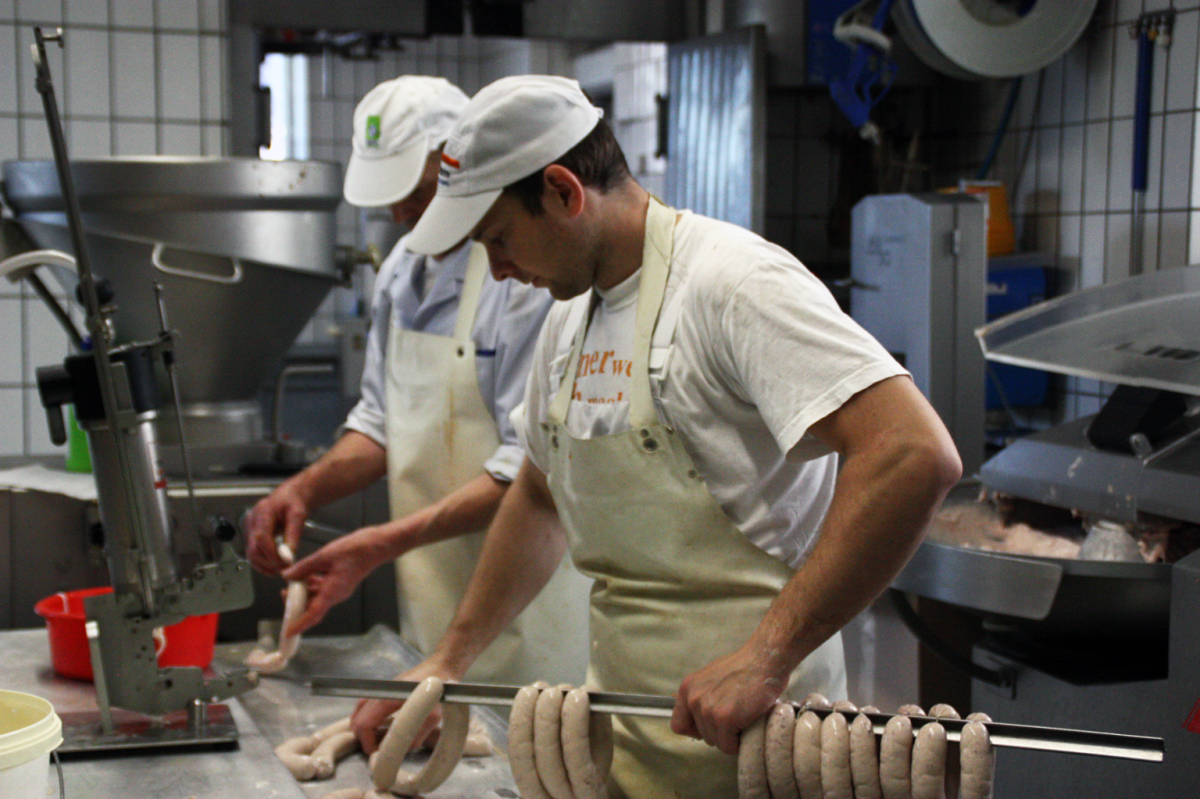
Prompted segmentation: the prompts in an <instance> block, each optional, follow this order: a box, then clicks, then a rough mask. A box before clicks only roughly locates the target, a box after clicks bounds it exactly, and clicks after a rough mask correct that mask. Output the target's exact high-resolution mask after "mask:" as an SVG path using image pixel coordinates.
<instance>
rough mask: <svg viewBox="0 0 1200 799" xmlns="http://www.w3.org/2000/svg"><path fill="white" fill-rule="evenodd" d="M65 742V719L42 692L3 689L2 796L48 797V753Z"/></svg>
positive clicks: (0, 701) (0, 737) (0, 724)
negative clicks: (25, 692) (62, 719)
mask: <svg viewBox="0 0 1200 799" xmlns="http://www.w3.org/2000/svg"><path fill="white" fill-rule="evenodd" d="M61 743H62V721H61V720H60V719H59V718H58V714H57V713H55V712H54V706H53V705H51V704H50V703H49V702H47V701H46V700H45V699H42V698H41V697H40V696H33V695H32V694H23V693H20V692H19V691H0V796H2V797H4V799H45V797H46V786H47V783H48V780H49V776H50V761H49V758H48V755H49V754H50V752H51V751H53V750H54V749H56V748H57V747H58V745H59V744H61Z"/></svg>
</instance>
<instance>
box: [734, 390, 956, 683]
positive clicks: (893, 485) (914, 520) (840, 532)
mask: <svg viewBox="0 0 1200 799" xmlns="http://www.w3.org/2000/svg"><path fill="white" fill-rule="evenodd" d="M897 381H898V382H897V383H896V384H895V385H893V386H891V388H895V387H896V386H897V385H898V386H900V387H901V388H902V389H904V391H907V390H908V389H910V388H911V384H909V383H908V381H907V380H906V379H904V378H897ZM912 390H914V391H915V389H912ZM932 413H933V412H932V409H930V408H927V406H923V404H915V407H914V408H913V409H912V412H911V413H910V414H909V415H908V416H900V417H899V418H898V421H897V423H896V424H895V425H893V426H892V427H890V428H889V429H887V430H884V431H880V433H879V435H878V436H872V437H868V438H866V439H863V438H853V439H851V441H850V442H849V447H848V449H847V451H846V452H845V459H844V461H843V465H842V469H841V471H840V473H839V474H838V481H837V489H836V491H835V492H834V496H833V500H832V502H831V504H830V507H829V511H828V513H827V514H826V516H825V522H824V524H823V525H822V529H821V534H820V537H819V539H818V541H817V544H816V546H815V547H814V548H813V550H812V552H811V553H810V555H809V557H808V559H807V560H806V561H805V563H804V565H803V566H802V567H801V568H800V570H799V571H798V572H797V573H796V574H795V575H794V576H793V577H792V579H791V580H790V581H789V582H788V584H787V585H786V586H785V587H784V590H783V591H782V592H781V593H780V595H779V597H778V598H777V599H776V601H775V602H774V603H773V604H772V606H771V609H770V611H768V614H767V616H766V617H765V618H764V620H763V622H762V624H761V625H760V627H759V628H758V631H757V632H756V634H755V638H756V639H757V640H758V642H759V645H760V646H761V647H762V650H763V652H764V654H768V655H769V656H777V657H779V658H780V660H779V668H780V670H781V673H787V672H790V671H791V669H792V668H794V667H795V665H796V664H798V663H799V662H800V661H801V660H802V659H803V658H805V657H806V656H807V655H808V654H809V653H810V652H812V651H813V650H814V649H816V648H817V647H818V646H820V645H821V643H822V642H824V641H825V640H826V639H827V638H829V637H830V636H831V635H833V634H834V633H835V632H837V631H838V630H840V629H841V628H842V627H843V626H845V625H846V623H847V622H849V621H850V620H851V619H852V618H854V617H855V616H856V615H858V613H860V612H861V611H862V610H863V609H864V608H866V607H867V606H868V605H869V604H870V603H871V602H872V601H874V599H875V598H876V597H877V596H879V594H881V593H882V592H883V591H884V589H886V588H887V586H888V585H889V584H891V582H892V580H893V579H894V578H895V576H896V575H897V574H898V573H899V572H900V570H901V569H902V568H903V567H904V564H905V563H907V562H908V559H909V558H910V557H912V554H913V552H914V551H915V550H916V548H917V546H918V545H919V544H920V542H921V539H922V537H923V536H924V533H925V529H926V527H927V526H928V524H929V521H930V519H931V517H932V515H933V513H934V512H935V511H936V509H937V508H938V506H939V505H940V504H941V501H942V499H943V498H944V497H945V495H946V492H947V491H948V490H949V489H950V488H951V487H952V486H953V485H954V483H955V481H956V480H957V479H958V477H959V476H960V474H961V469H962V467H961V463H960V462H959V459H958V455H957V452H956V451H955V449H954V445H953V442H952V441H951V440H950V438H949V435H948V434H947V433H945V429H944V427H943V426H942V425H941V423H940V421H939V420H938V419H937V417H936V415H932Z"/></svg>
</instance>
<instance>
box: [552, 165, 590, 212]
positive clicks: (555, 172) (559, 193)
mask: <svg viewBox="0 0 1200 799" xmlns="http://www.w3.org/2000/svg"><path fill="white" fill-rule="evenodd" d="M542 182H543V190H542V204H543V205H544V206H546V207H547V208H551V207H553V208H555V209H561V210H562V211H563V212H564V213H565V214H566V215H567V216H568V217H570V218H574V217H576V216H579V214H580V213H582V212H583V207H584V203H585V201H586V197H585V194H584V190H583V184H582V183H581V182H580V181H579V177H578V176H577V175H576V174H575V173H574V172H572V171H571V170H569V169H567V168H566V167H565V166H560V165H558V164H551V165H550V166H548V167H546V168H545V169H544V170H543V171H542Z"/></svg>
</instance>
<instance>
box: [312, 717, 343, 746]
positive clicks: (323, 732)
mask: <svg viewBox="0 0 1200 799" xmlns="http://www.w3.org/2000/svg"><path fill="white" fill-rule="evenodd" d="M349 729H350V717H349V716H346V718H344V719H338V720H337V721H335V722H333V723H332V724H330V725H328V726H327V727H322V728H321V729H319V730H317V731H316V732H314V733H313V734H312V737H314V738H316V739H317V740H318V741H324V740H325V739H327V738H328V737H329V736H331V735H333V734H334V733H339V732H346V731H347V730H349Z"/></svg>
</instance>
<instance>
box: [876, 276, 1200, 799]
mask: <svg viewBox="0 0 1200 799" xmlns="http://www.w3.org/2000/svg"><path fill="white" fill-rule="evenodd" d="M1197 319H1200V266H1189V267H1180V268H1175V269H1167V270H1163V271H1160V272H1157V273H1153V274H1147V275H1142V276H1139V277H1136V278H1132V279H1129V280H1126V281H1122V282H1119V283H1114V284H1109V285H1105V286H1100V287H1097V288H1093V289H1088V290H1083V291H1079V292H1076V293H1074V294H1071V295H1067V296H1063V297H1060V298H1057V299H1055V300H1051V301H1049V302H1046V303H1042V304H1041V305H1038V306H1035V307H1033V308H1029V309H1026V310H1025V311H1021V312H1018V313H1016V314H1013V315H1011V316H1008V317H1005V318H1003V319H1000V320H997V321H995V322H993V323H991V324H989V325H987V326H985V327H983V328H981V329H980V330H979V331H977V336H978V337H979V339H980V342H981V344H982V346H983V350H984V354H985V356H986V357H987V358H988V359H989V360H994V361H1000V362H1005V363H1011V364H1015V365H1020V366H1030V367H1034V368H1040V369H1045V370H1048V371H1053V372H1057V373H1061V374H1065V375H1070V376H1074V377H1077V378H1084V379H1088V380H1097V381H1103V382H1104V383H1113V384H1116V388H1115V390H1114V391H1113V392H1112V394H1111V396H1110V397H1109V399H1108V400H1107V402H1106V403H1105V404H1104V405H1103V407H1102V408H1101V410H1100V412H1099V413H1098V414H1096V415H1094V416H1090V417H1087V418H1081V419H1078V420H1076V421H1073V422H1069V423H1066V424H1063V425H1060V426H1057V427H1053V428H1050V429H1047V430H1044V431H1041V432H1039V433H1036V434H1033V435H1030V436H1028V437H1026V438H1023V439H1020V440H1018V441H1016V442H1014V443H1013V444H1010V445H1009V446H1008V447H1007V448H1006V449H1004V450H1002V451H1001V452H1000V453H999V454H997V455H996V456H994V457H993V458H992V459H991V460H989V461H987V462H986V463H985V464H984V465H983V467H982V469H981V470H980V474H979V482H980V483H981V486H982V491H980V489H979V488H978V487H977V488H975V489H973V491H974V493H975V494H976V495H977V496H978V495H979V494H981V493H982V494H983V495H984V496H985V497H986V498H987V500H988V501H986V502H984V501H977V500H973V499H972V498H968V497H963V498H959V499H958V500H957V501H956V500H955V499H954V498H953V496H952V499H951V501H949V502H948V503H947V505H946V507H945V508H943V511H942V512H941V513H940V514H939V517H938V520H937V521H935V524H934V526H933V528H932V529H931V531H930V535H929V537H928V539H927V540H926V541H925V543H923V544H922V546H921V547H920V549H919V550H918V552H917V554H916V556H915V557H914V558H913V560H912V561H911V562H910V563H909V565H908V566H907V567H906V568H905V570H904V572H903V573H902V574H901V575H900V576H899V577H898V578H897V580H896V582H895V583H894V587H895V588H897V589H899V590H901V591H905V592H908V593H911V594H916V595H918V596H923V597H929V598H932V599H937V600H941V601H944V602H948V603H950V604H952V605H956V606H958V607H960V608H963V609H965V610H967V611H969V612H970V613H972V614H975V615H977V616H979V617H981V618H982V620H983V629H984V631H985V634H984V637H983V639H982V641H981V642H980V643H978V644H977V645H976V646H975V648H974V651H973V656H972V661H973V662H972V663H970V664H968V667H969V668H970V669H971V670H972V672H973V676H972V691H971V693H972V710H981V711H984V712H987V713H989V714H990V715H991V716H992V717H993V718H995V719H997V720H1004V721H1007V722H1013V723H1020V724H1034V725H1048V726H1059V727H1068V728H1076V729H1093V730H1104V731H1108V732H1118V733H1126V734H1136V735H1148V736H1156V737H1161V738H1162V739H1163V740H1164V743H1165V757H1164V760H1163V762H1162V763H1136V762H1130V761H1118V760H1112V759H1107V758H1091V757H1086V756H1079V755H1062V754H1051V753H1039V752H1015V751H1014V752H1005V753H1004V757H1002V758H1001V761H1002V762H1000V763H999V764H998V768H997V774H996V795H997V796H1002V797H1043V796H1056V797H1092V796H1104V797H1139V799H1151V798H1152V797H1179V796H1192V795H1195V793H1196V790H1197V788H1196V786H1197V783H1198V781H1200V640H1198V639H1197V635H1196V632H1197V630H1200V552H1197V551H1194V550H1195V549H1196V548H1197V545H1198V544H1200V445H1198V444H1200V396H1198V395H1200V325H1198V324H1197ZM1018 539H1019V540H1020V541H1023V542H1024V543H1019V542H1018ZM1031 553H1032V554H1031Z"/></svg>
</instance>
